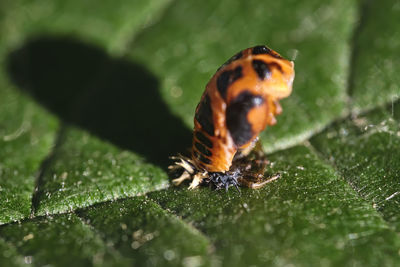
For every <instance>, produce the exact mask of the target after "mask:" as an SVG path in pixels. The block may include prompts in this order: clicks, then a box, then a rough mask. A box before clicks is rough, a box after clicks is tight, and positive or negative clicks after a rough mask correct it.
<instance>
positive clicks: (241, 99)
mask: <svg viewBox="0 0 400 267" xmlns="http://www.w3.org/2000/svg"><path fill="white" fill-rule="evenodd" d="M293 79H294V63H293V62H292V61H289V60H286V59H284V58H283V57H281V56H280V55H279V54H278V53H277V52H275V51H273V50H272V49H270V48H268V47H266V46H255V47H252V48H247V49H245V50H243V51H241V52H239V53H237V54H236V55H234V56H233V57H232V58H230V59H229V60H228V61H227V62H226V63H225V64H223V65H222V66H221V67H220V68H219V69H218V70H217V72H216V73H215V74H214V76H213V77H212V78H211V80H210V81H209V82H208V84H207V86H206V89H205V91H204V93H203V95H202V97H201V100H200V103H199V104H198V105H197V108H196V113H195V117H194V131H193V146H192V151H191V157H183V156H180V157H175V158H174V159H177V160H178V161H177V162H176V163H175V165H174V166H171V169H177V168H183V170H184V171H183V173H182V175H181V176H180V177H179V178H177V179H175V180H174V181H173V182H174V183H175V184H180V183H181V182H182V181H184V180H186V179H192V183H191V185H190V188H195V187H197V186H198V185H199V184H200V183H203V182H212V183H214V185H216V186H217V187H218V188H220V187H225V188H227V187H229V186H230V185H234V186H237V184H238V183H239V185H247V186H249V183H246V182H245V181H244V180H243V179H240V178H241V177H240V176H241V174H242V171H241V169H240V168H238V167H236V168H235V169H234V170H233V169H232V163H234V162H235V160H236V159H240V158H241V157H244V156H246V155H247V154H249V152H250V151H251V150H252V149H253V148H254V146H255V144H256V142H257V140H258V135H259V134H260V132H261V131H263V130H264V128H265V127H266V126H267V125H274V124H275V123H276V119H275V115H277V114H280V113H281V111H282V109H281V106H280V105H279V100H280V99H282V98H285V97H287V96H289V95H290V94H291V91H292V84H293ZM238 166H240V164H238ZM251 187H257V186H255V185H254V183H251Z"/></svg>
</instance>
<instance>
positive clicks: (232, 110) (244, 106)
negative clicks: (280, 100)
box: [226, 90, 264, 147]
mask: <svg viewBox="0 0 400 267" xmlns="http://www.w3.org/2000/svg"><path fill="white" fill-rule="evenodd" d="M263 102H264V99H263V98H262V97H261V96H259V95H253V94H252V93H251V92H250V91H247V90H246V91H244V92H242V93H241V94H239V95H238V96H237V97H236V98H235V99H234V100H233V101H232V102H231V103H230V104H229V106H228V107H227V109H226V125H227V127H228V130H229V132H230V134H231V136H232V139H233V141H234V142H235V144H236V146H238V147H240V146H242V145H244V144H246V143H248V142H249V141H250V140H251V138H252V137H253V135H254V133H253V130H252V127H251V124H250V123H249V121H248V119H247V114H248V113H249V111H250V110H251V109H252V108H253V107H256V106H259V105H261V104H262V103H263Z"/></svg>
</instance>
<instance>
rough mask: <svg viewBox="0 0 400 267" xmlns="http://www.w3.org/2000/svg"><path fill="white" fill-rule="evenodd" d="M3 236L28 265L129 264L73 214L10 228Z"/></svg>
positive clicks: (2, 231)
mask: <svg viewBox="0 0 400 267" xmlns="http://www.w3.org/2000/svg"><path fill="white" fill-rule="evenodd" d="M0 235H1V236H2V237H3V238H4V239H6V240H7V241H8V242H10V243H12V244H15V246H16V247H17V249H18V251H19V252H20V253H21V254H22V255H24V260H25V262H26V263H29V264H30V263H33V264H34V265H38V266H39V265H45V264H52V265H57V266H71V264H73V265H77V266H87V265H88V264H93V263H94V264H96V265H103V264H119V265H122V266H125V265H126V263H127V262H124V260H123V259H121V257H118V253H117V252H115V251H112V250H109V249H108V248H107V246H106V244H105V243H103V242H102V240H101V239H100V238H99V236H97V235H96V234H95V233H94V232H93V231H92V230H91V229H90V227H88V226H87V225H85V224H83V223H82V222H81V221H80V219H79V218H78V217H77V216H76V215H72V214H68V215H60V216H54V217H53V216H48V217H46V218H40V219H35V220H32V221H28V222H26V223H24V224H22V225H21V224H13V225H8V226H5V227H2V228H0ZM38 248H40V251H37V249H38Z"/></svg>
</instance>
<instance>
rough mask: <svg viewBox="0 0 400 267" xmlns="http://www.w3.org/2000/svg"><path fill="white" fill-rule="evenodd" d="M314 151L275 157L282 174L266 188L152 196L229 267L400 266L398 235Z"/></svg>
mask: <svg viewBox="0 0 400 267" xmlns="http://www.w3.org/2000/svg"><path fill="white" fill-rule="evenodd" d="M312 150H313V149H312V148H311V149H310V148H307V147H305V146H297V147H294V148H292V149H288V150H286V151H284V152H278V153H276V154H272V155H270V157H269V160H271V164H272V166H273V168H271V169H270V171H269V174H273V173H281V174H282V177H281V178H280V179H279V180H278V181H276V182H274V183H273V184H270V185H269V186H268V187H265V188H263V189H260V190H258V191H256V190H251V189H242V190H241V194H238V193H237V192H235V190H234V189H233V188H232V189H231V190H230V191H229V192H215V191H213V190H208V189H205V190H198V191H194V192H193V191H189V190H187V189H186V190H183V189H170V190H166V191H158V192H153V193H150V194H149V197H150V198H152V199H154V200H155V201H156V202H157V203H159V204H160V205H161V206H162V207H164V208H165V209H167V210H171V211H172V212H173V213H175V214H177V215H178V216H181V217H182V218H184V220H185V221H186V222H190V223H191V224H193V225H194V226H195V227H197V228H198V229H200V230H201V231H202V232H204V233H205V235H207V236H208V237H209V238H210V239H211V241H213V242H214V244H215V247H216V254H217V256H219V257H220V258H221V259H224V261H223V264H222V265H224V266H244V265H279V266H284V265H288V264H293V265H295V266H309V265H312V266H317V265H319V264H321V263H322V264H323V265H326V266H354V265H355V266H364V265H368V264H370V265H372V266H373V265H376V264H383V265H388V266H390V265H393V264H395V263H396V262H398V251H399V249H400V238H399V237H398V235H397V234H394V232H393V230H392V229H391V228H390V227H389V226H388V225H387V224H386V223H385V221H384V220H383V219H382V218H381V217H380V215H379V214H378V212H376V210H375V209H374V208H373V207H372V205H369V203H367V202H365V201H364V200H363V199H362V198H360V197H359V196H358V194H357V192H356V191H354V190H352V189H351V188H350V186H348V184H347V183H346V182H345V181H343V180H342V179H340V177H339V176H338V175H337V174H336V173H335V170H334V169H333V168H332V167H331V166H329V165H327V164H326V163H324V161H322V160H321V159H320V158H319V157H318V156H317V155H316V154H315V153H314V152H313V151H312ZM267 174H268V173H267ZM382 254H385V257H382V256H381V255H382Z"/></svg>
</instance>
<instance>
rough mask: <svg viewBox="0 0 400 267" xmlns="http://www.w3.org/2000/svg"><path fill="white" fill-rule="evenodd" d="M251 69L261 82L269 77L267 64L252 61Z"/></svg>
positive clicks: (256, 60)
mask: <svg viewBox="0 0 400 267" xmlns="http://www.w3.org/2000/svg"><path fill="white" fill-rule="evenodd" d="M251 64H252V66H253V69H254V70H255V71H256V72H257V75H258V78H260V79H261V80H265V79H268V78H269V77H270V76H271V71H270V69H269V67H268V64H267V63H265V62H264V61H262V60H258V59H254V60H253V61H252V62H251Z"/></svg>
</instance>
